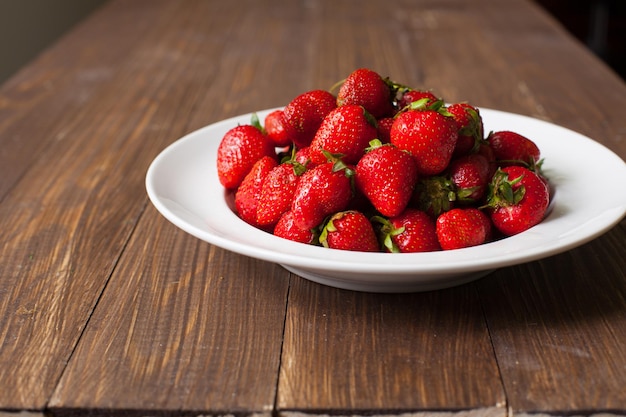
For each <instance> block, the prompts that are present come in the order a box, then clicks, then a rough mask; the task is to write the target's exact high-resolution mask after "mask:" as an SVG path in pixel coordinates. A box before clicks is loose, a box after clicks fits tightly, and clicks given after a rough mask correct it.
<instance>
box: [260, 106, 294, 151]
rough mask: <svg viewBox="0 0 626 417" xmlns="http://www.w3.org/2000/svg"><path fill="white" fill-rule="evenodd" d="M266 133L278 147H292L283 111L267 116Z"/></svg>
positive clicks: (276, 111) (265, 122) (275, 111)
mask: <svg viewBox="0 0 626 417" xmlns="http://www.w3.org/2000/svg"><path fill="white" fill-rule="evenodd" d="M264 124H265V131H266V133H267V136H268V137H269V138H270V139H271V140H272V142H274V145H275V146H276V147H285V146H289V145H291V137H289V134H288V132H287V130H286V129H285V120H284V116H283V110H282V109H278V110H274V111H272V112H270V113H269V114H268V115H267V116H265V121H264Z"/></svg>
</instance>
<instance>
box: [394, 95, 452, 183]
mask: <svg viewBox="0 0 626 417" xmlns="http://www.w3.org/2000/svg"><path fill="white" fill-rule="evenodd" d="M418 103H419V102H418ZM422 104H423V103H422ZM457 130H458V129H457V125H456V122H455V121H454V118H453V117H452V116H450V115H449V113H447V112H446V110H445V108H444V107H443V102H441V101H438V102H436V103H435V104H433V105H431V106H429V107H426V108H423V109H421V108H419V107H418V108H417V109H416V110H409V111H405V112H402V113H400V114H399V115H398V116H397V118H396V120H395V122H394V123H393V125H392V126H391V143H393V144H394V145H396V146H397V147H398V148H400V149H404V150H407V151H409V152H411V154H412V155H413V157H414V158H415V161H416V162H417V167H418V172H419V173H420V174H423V175H436V174H439V173H441V172H442V171H443V170H444V169H446V167H447V166H448V164H449V163H450V159H451V158H452V152H453V151H454V147H455V145H456V141H457V137H458V133H457Z"/></svg>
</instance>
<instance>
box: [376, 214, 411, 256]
mask: <svg viewBox="0 0 626 417" xmlns="http://www.w3.org/2000/svg"><path fill="white" fill-rule="evenodd" d="M371 220H372V222H376V223H380V224H381V227H380V234H379V236H380V239H379V240H380V241H381V242H382V244H383V246H384V247H385V248H387V249H388V250H389V252H391V253H400V248H399V247H398V245H397V244H396V243H395V242H394V241H393V239H392V238H393V237H394V236H398V235H399V234H401V233H404V230H405V227H404V226H403V227H400V228H395V227H394V226H393V224H391V222H390V221H389V220H388V219H386V218H384V217H382V216H373V217H372V218H371Z"/></svg>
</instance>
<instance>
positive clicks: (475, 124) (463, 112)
mask: <svg viewBox="0 0 626 417" xmlns="http://www.w3.org/2000/svg"><path fill="white" fill-rule="evenodd" d="M448 112H450V114H452V117H454V120H455V121H456V124H457V126H458V128H459V138H458V139H457V142H456V146H455V148H454V155H455V156H461V155H466V154H468V153H470V152H474V151H476V150H477V148H478V146H479V145H480V142H481V141H482V140H483V139H484V128H483V120H482V118H481V117H480V112H479V111H478V109H477V108H476V107H474V106H472V105H470V104H468V103H454V104H451V105H449V106H448Z"/></svg>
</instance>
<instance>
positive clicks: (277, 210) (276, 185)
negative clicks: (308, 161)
mask: <svg viewBox="0 0 626 417" xmlns="http://www.w3.org/2000/svg"><path fill="white" fill-rule="evenodd" d="M294 157H295V153H294V156H292V158H290V159H287V160H286V161H284V162H282V163H281V164H280V165H278V166H276V167H274V168H273V169H272V170H271V171H270V172H269V173H268V174H267V175H266V176H265V179H264V180H263V183H262V185H261V190H260V192H259V198H258V204H257V213H256V216H257V223H258V224H260V225H262V226H271V225H274V224H275V223H276V222H278V220H279V219H280V217H281V216H282V215H283V214H284V213H285V212H286V211H288V210H289V209H290V208H291V201H292V200H293V196H294V194H295V192H296V187H297V186H298V182H299V181H300V176H301V175H302V174H303V173H304V172H305V171H306V168H305V167H304V165H302V164H300V163H298V162H296V161H295V160H294Z"/></svg>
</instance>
